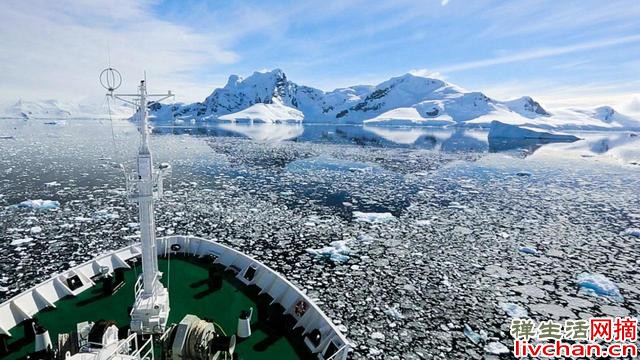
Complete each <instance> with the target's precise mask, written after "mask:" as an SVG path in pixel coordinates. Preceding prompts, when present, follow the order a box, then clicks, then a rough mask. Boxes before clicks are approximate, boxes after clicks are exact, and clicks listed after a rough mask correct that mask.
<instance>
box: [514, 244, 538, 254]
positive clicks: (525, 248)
mask: <svg viewBox="0 0 640 360" xmlns="http://www.w3.org/2000/svg"><path fill="white" fill-rule="evenodd" d="M518 251H520V252H521V253H524V254H531V255H535V254H537V253H538V250H536V249H535V248H534V247H531V246H521V247H519V248H518Z"/></svg>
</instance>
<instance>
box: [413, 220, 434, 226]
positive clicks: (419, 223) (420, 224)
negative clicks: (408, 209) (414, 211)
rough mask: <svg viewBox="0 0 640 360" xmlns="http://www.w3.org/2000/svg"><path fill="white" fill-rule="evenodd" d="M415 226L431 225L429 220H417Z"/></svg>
mask: <svg viewBox="0 0 640 360" xmlns="http://www.w3.org/2000/svg"><path fill="white" fill-rule="evenodd" d="M416 225H418V226H429V225H431V220H418V221H416Z"/></svg>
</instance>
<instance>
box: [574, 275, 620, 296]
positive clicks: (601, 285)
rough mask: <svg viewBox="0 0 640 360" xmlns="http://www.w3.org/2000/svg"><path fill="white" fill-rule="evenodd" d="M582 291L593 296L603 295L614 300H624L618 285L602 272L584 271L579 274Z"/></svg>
mask: <svg viewBox="0 0 640 360" xmlns="http://www.w3.org/2000/svg"><path fill="white" fill-rule="evenodd" d="M577 281H578V285H580V291H581V292H584V293H586V294H587V295H591V296H602V297H606V298H608V299H611V300H613V301H619V302H622V301H624V297H623V296H622V294H620V289H619V288H618V285H616V283H614V282H613V281H611V280H609V279H608V278H607V277H606V276H604V275H602V274H589V273H582V274H580V275H578V280H577Z"/></svg>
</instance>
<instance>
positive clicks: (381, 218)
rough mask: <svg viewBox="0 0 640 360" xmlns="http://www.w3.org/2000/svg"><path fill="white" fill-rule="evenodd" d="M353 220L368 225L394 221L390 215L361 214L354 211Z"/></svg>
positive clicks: (386, 213)
mask: <svg viewBox="0 0 640 360" xmlns="http://www.w3.org/2000/svg"><path fill="white" fill-rule="evenodd" d="M353 218H354V219H355V220H356V221H362V222H368V223H384V222H388V221H393V220H395V219H396V217H395V216H393V215H392V214H391V213H388V212H383V213H374V212H361V211H354V212H353Z"/></svg>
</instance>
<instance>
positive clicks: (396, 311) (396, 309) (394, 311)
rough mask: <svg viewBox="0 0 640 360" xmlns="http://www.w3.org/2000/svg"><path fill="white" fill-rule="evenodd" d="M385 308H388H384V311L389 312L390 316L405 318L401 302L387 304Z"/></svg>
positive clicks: (399, 318)
mask: <svg viewBox="0 0 640 360" xmlns="http://www.w3.org/2000/svg"><path fill="white" fill-rule="evenodd" d="M385 308H386V309H385V310H384V313H385V314H387V315H388V316H390V317H392V318H394V319H396V320H401V319H404V315H402V312H400V305H399V304H393V306H387V305H385Z"/></svg>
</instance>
